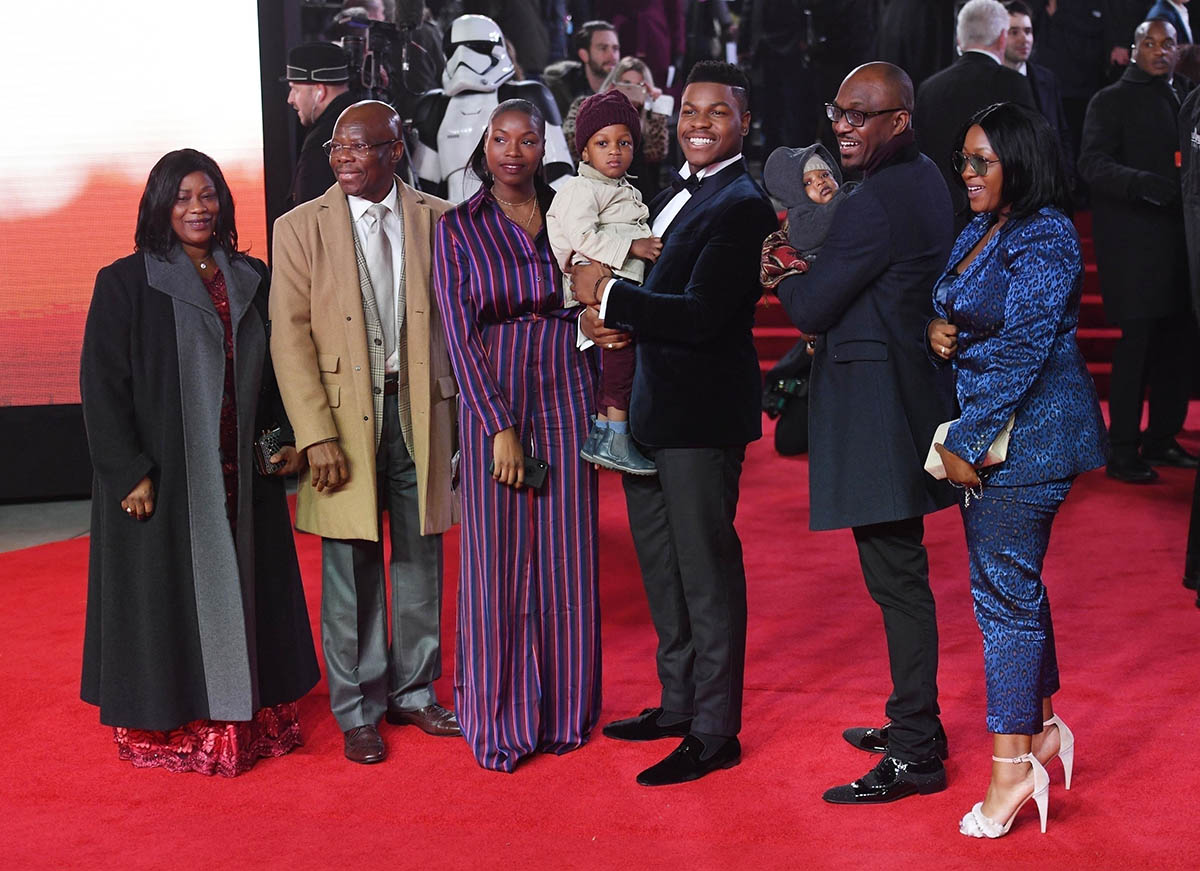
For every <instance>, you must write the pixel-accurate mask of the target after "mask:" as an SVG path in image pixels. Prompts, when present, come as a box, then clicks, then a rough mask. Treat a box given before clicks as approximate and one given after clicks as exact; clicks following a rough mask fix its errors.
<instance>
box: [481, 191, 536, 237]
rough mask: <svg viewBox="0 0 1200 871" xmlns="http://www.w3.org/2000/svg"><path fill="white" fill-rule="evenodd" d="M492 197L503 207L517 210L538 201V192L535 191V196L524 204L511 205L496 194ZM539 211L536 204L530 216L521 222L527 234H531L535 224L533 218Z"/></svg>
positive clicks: (530, 211)
mask: <svg viewBox="0 0 1200 871" xmlns="http://www.w3.org/2000/svg"><path fill="white" fill-rule="evenodd" d="M492 197H493V198H494V199H495V200H496V202H498V203H500V204H501V205H503V206H508V207H510V208H514V209H517V208H520V207H521V206H524V205H528V204H529V203H532V202H533V201H534V200H535V199H537V191H534V192H533V196H531V197H530V198H529V199H527V200H525V201H524V202H520V203H510V202H509V201H508V200H502V199H500V198H499V197H498V196H496V195H495V194H494V193H493V194H492ZM537 210H538V207H537V204H536V203H535V204H534V206H533V208H531V209H530V210H529V215H528V216H526V218H525V220H523V221H521V223H520V226H521V228H522V229H524V230H525V232H526V233H528V232H529V229H530V227H531V225H532V224H533V216H534V215H536V214H537ZM514 220H515V219H514Z"/></svg>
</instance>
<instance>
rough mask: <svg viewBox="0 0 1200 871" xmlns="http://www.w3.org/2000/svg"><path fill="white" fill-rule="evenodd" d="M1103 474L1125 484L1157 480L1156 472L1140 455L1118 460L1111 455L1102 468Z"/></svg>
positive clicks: (1149, 482) (1146, 482)
mask: <svg viewBox="0 0 1200 871" xmlns="http://www.w3.org/2000/svg"><path fill="white" fill-rule="evenodd" d="M1104 474H1106V475H1108V477H1110V478H1114V479H1116V480H1118V481H1124V482H1125V483H1126V484H1151V483H1153V482H1155V481H1157V480H1158V472H1156V471H1154V470H1153V469H1152V468H1150V464H1149V463H1147V462H1146V461H1145V460H1143V459H1142V458H1141V457H1136V456H1135V457H1130V458H1129V459H1125V460H1118V459H1117V458H1116V457H1113V458H1112V459H1110V460H1109V461H1108V465H1107V466H1106V467H1105V468H1104Z"/></svg>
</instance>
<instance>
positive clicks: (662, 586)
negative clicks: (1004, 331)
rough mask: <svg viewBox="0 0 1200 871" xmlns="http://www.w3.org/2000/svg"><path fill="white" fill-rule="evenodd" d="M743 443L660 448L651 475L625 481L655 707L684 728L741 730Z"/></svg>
mask: <svg viewBox="0 0 1200 871" xmlns="http://www.w3.org/2000/svg"><path fill="white" fill-rule="evenodd" d="M745 454H746V450H745V448H744V447H736V448H661V449H659V450H657V451H654V453H653V458H654V462H655V464H656V465H657V466H658V474H657V475H656V476H652V477H638V476H634V475H626V476H625V501H626V504H627V506H628V509H629V527H630V529H631V530H632V532H633V543H634V546H635V547H636V549H637V555H638V564H639V565H640V566H641V570H642V581H643V583H644V584H645V587H646V598H647V600H648V601H649V604H650V617H651V619H652V620H653V621H654V628H655V631H656V632H657V633H658V652H657V664H658V679H659V681H660V682H661V683H662V706H663V708H664V709H666V710H668V711H673V712H675V713H679V714H689V715H691V716H692V717H693V721H692V731H693V732H699V733H703V734H707V735H725V736H733V735H736V734H737V733H738V731H739V730H740V729H741V727H742V681H743V675H744V671H745V660H746V571H745V568H744V566H743V565H742V543H741V541H740V540H739V539H738V536H737V532H736V531H735V530H734V528H733V519H734V515H735V514H736V513H737V501H738V481H739V479H740V478H741V473H742V460H743V458H744V457H745Z"/></svg>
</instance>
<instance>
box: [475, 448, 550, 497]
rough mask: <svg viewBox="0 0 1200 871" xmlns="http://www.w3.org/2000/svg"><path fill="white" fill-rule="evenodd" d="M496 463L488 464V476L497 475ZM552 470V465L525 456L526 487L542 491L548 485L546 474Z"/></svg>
mask: <svg viewBox="0 0 1200 871" xmlns="http://www.w3.org/2000/svg"><path fill="white" fill-rule="evenodd" d="M495 465H496V464H495V463H488V474H489V475H494V474H496V468H495ZM549 470H550V464H549V463H547V462H546V461H545V460H539V459H538V458H537V457H534V456H530V455H529V454H526V455H525V486H526V487H529V488H530V489H531V490H540V489H541V488H542V485H543V484H545V483H546V472H548V471H549Z"/></svg>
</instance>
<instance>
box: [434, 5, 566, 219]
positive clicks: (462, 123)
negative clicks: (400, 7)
mask: <svg viewBox="0 0 1200 871" xmlns="http://www.w3.org/2000/svg"><path fill="white" fill-rule="evenodd" d="M446 53H447V55H448V56H449V57H448V60H447V61H446V69H445V72H443V73H442V88H441V90H432V91H426V92H425V93H424V94H422V95H421V97H420V98H419V99H418V102H417V108H416V113H415V115H416V117H415V119H414V121H413V126H414V127H415V128H416V131H417V144H416V147H415V148H413V150H412V164H413V171H414V173H415V174H416V176H417V177H418V179H419V180H420V187H421V190H424V191H428V192H429V193H432V194H435V195H437V196H440V197H444V198H445V199H448V200H451V201H453V202H456V203H461V202H463V201H464V200H467V199H468V198H470V196H471V195H472V194H474V193H475V192H476V191H477V190H479V186H480V181H479V179H477V178H476V177H475V174H474V173H472V172H470V171H468V170H467V161H468V160H469V159H470V157H471V152H472V151H474V150H475V146H476V145H477V144H478V143H479V139H480V137H482V136H483V133H484V131H485V130H486V129H487V123H488V117H489V116H490V115H491V113H492V109H494V108H496V106H498V105H499V104H500V103H502V102H503V101H505V100H513V99H522V100H528V101H529V102H530V103H532V104H533V105H535V106H537V107H538V108H539V109H541V111H542V114H543V115H544V116H545V118H546V158H545V166H546V178H547V180H548V181H549V182H550V184H551V186H552V187H555V188H557V187H558V184H559V181H560V180H561V179H564V178H566V177H568V176H570V175H572V174H573V173H574V163H573V162H572V160H571V153H570V151H569V150H568V149H567V139H566V137H565V136H564V135H563V131H562V118H561V116H560V115H559V112H558V106H557V105H556V104H555V102H554V97H553V96H552V95H551V93H550V90H549V89H548V88H547V87H546V86H545V85H543V84H542V83H541V82H510V81H509V79H511V78H512V76H513V72H514V69H513V62H512V59H511V58H510V57H509V56H508V49H507V48H505V45H504V34H503V33H501V31H500V27H499V25H497V24H496V22H495V21H493V20H492V19H490V18H488V17H487V16H485V15H463V16H460V17H459V18H456V19H455V20H454V23H453V24H452V25H451V26H450V39H449V46H448V48H447V52H446Z"/></svg>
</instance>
